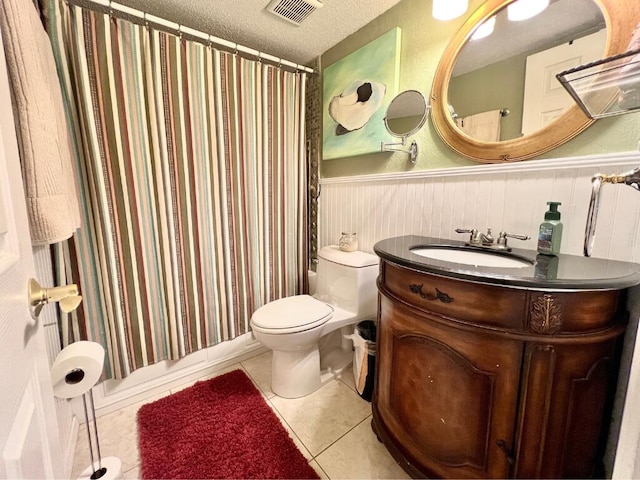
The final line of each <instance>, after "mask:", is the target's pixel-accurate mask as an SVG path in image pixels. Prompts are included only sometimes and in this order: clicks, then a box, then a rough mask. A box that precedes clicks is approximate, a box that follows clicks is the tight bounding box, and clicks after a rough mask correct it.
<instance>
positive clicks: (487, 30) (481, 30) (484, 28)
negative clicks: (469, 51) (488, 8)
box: [471, 15, 496, 40]
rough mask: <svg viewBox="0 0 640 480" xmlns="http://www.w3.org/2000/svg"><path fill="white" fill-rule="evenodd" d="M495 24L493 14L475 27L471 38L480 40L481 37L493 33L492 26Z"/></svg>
mask: <svg viewBox="0 0 640 480" xmlns="http://www.w3.org/2000/svg"><path fill="white" fill-rule="evenodd" d="M495 26H496V17H495V15H494V16H493V17H491V18H489V19H487V20H486V21H485V22H482V24H481V25H480V26H479V27H478V28H477V29H476V31H475V32H474V33H473V35H471V40H480V39H481V38H484V37H488V36H489V35H491V34H492V33H493V27H495Z"/></svg>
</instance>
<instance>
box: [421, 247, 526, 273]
mask: <svg viewBox="0 0 640 480" xmlns="http://www.w3.org/2000/svg"><path fill="white" fill-rule="evenodd" d="M411 252H413V253H415V254H416V255H420V256H422V257H427V258H433V259H434V260H444V261H445V262H453V263H462V264H464V265H475V266H477V267H497V268H523V267H530V266H531V265H533V262H532V261H531V260H528V259H525V258H521V257H516V256H513V255H509V254H504V253H495V252H491V251H486V252H482V251H477V250H464V249H462V248H446V247H415V248H412V249H411Z"/></svg>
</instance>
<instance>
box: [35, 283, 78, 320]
mask: <svg viewBox="0 0 640 480" xmlns="http://www.w3.org/2000/svg"><path fill="white" fill-rule="evenodd" d="M51 302H58V304H59V305H60V310H62V311H63V312H65V313H69V312H73V311H74V310H75V309H76V308H78V306H79V305H80V302H82V297H81V296H80V295H78V286H77V285H76V284H73V283H72V284H71V285H62V286H59V287H52V288H43V287H41V286H40V284H39V283H38V282H37V281H36V280H35V279H33V278H31V279H29V310H30V312H31V317H33V318H34V319H35V318H38V316H39V315H40V312H41V311H42V307H44V306H45V305H46V304H47V303H51Z"/></svg>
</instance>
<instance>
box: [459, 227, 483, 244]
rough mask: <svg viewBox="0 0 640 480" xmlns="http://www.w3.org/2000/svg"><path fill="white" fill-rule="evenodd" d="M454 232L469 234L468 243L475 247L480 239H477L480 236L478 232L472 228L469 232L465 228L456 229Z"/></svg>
mask: <svg viewBox="0 0 640 480" xmlns="http://www.w3.org/2000/svg"><path fill="white" fill-rule="evenodd" d="M456 232H457V233H470V234H471V236H470V237H469V243H470V244H473V245H475V244H477V243H480V238H479V236H480V234H479V232H478V230H477V229H475V228H473V229H471V230H469V229H467V228H456Z"/></svg>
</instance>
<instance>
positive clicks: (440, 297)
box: [409, 285, 453, 303]
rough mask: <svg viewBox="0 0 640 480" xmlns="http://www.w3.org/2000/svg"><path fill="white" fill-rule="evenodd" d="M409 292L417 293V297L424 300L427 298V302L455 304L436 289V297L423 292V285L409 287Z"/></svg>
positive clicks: (450, 298)
mask: <svg viewBox="0 0 640 480" xmlns="http://www.w3.org/2000/svg"><path fill="white" fill-rule="evenodd" d="M409 290H411V293H415V294H416V295H420V297H422V298H426V299H427V300H440V301H441V302H442V303H451V302H453V298H452V297H450V296H449V295H447V294H446V293H444V292H441V291H440V290H438V289H437V288H436V294H435V295H429V294H428V293H424V292H423V291H422V285H409Z"/></svg>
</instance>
